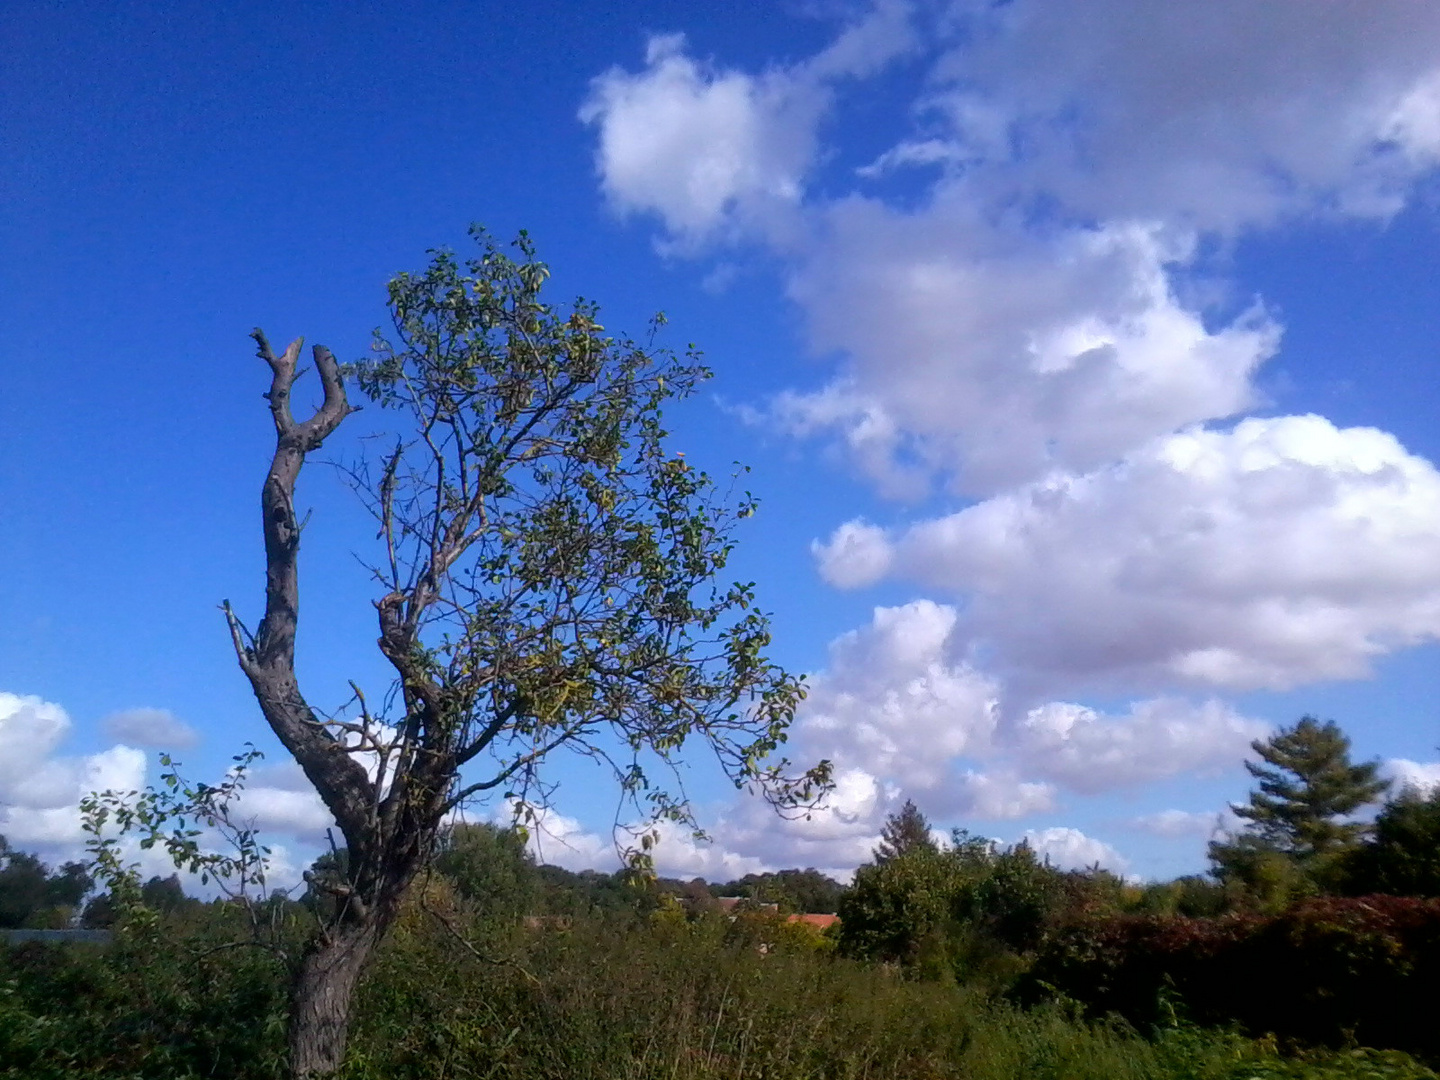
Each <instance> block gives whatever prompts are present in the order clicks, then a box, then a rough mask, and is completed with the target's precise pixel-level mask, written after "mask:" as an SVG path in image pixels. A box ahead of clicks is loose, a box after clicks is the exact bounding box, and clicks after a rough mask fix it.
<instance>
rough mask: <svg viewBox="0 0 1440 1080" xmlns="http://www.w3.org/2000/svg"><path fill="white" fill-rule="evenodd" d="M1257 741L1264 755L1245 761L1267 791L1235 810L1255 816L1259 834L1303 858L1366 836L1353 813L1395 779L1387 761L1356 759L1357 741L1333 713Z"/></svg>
mask: <svg viewBox="0 0 1440 1080" xmlns="http://www.w3.org/2000/svg"><path fill="white" fill-rule="evenodd" d="M1250 746H1251V749H1253V750H1254V751H1255V753H1257V754H1259V755H1260V759H1261V760H1260V762H1254V761H1247V762H1246V763H1245V768H1246V770H1247V771H1248V772H1249V773H1250V775H1251V776H1253V777H1255V779H1257V780H1258V781H1260V784H1259V790H1258V791H1254V792H1252V793H1251V795H1250V802H1249V804H1248V805H1246V806H1235V807H1232V809H1233V810H1234V811H1235V814H1236V816H1238V817H1240V818H1243V819H1245V820H1247V821H1249V822H1250V825H1249V826H1248V830H1249V831H1250V832H1251V833H1252V834H1254V835H1255V836H1256V837H1258V838H1259V839H1260V840H1262V841H1263V842H1265V843H1266V844H1268V845H1270V846H1271V847H1273V848H1275V849H1276V850H1278V851H1281V852H1285V853H1286V854H1289V855H1293V856H1294V857H1295V858H1297V859H1299V860H1300V861H1301V862H1306V861H1308V860H1311V859H1315V858H1321V857H1324V856H1326V855H1330V854H1332V853H1335V852H1337V851H1339V850H1341V849H1344V848H1348V847H1353V846H1354V845H1355V844H1356V843H1358V842H1359V840H1360V838H1361V837H1362V836H1363V835H1364V834H1365V832H1366V828H1367V827H1366V825H1365V824H1364V823H1363V822H1358V821H1351V820H1348V817H1349V815H1351V814H1353V813H1354V812H1355V811H1356V810H1358V809H1360V808H1361V807H1362V806H1366V805H1368V804H1369V803H1372V802H1374V801H1375V800H1376V799H1378V798H1379V797H1380V796H1381V795H1383V794H1384V793H1385V791H1386V789H1387V788H1389V786H1390V782H1389V781H1388V780H1383V779H1380V778H1379V776H1378V775H1377V774H1378V772H1379V769H1380V764H1379V762H1377V761H1367V762H1364V763H1362V764H1359V765H1352V764H1351V763H1350V740H1349V738H1347V737H1346V735H1345V733H1344V732H1342V731H1341V730H1340V727H1339V725H1338V724H1336V723H1335V722H1334V721H1333V720H1327V721H1325V722H1324V723H1321V722H1320V721H1319V720H1316V719H1315V718H1314V717H1313V716H1306V717H1303V718H1302V719H1301V720H1300V722H1299V723H1297V724H1296V725H1295V726H1294V727H1293V728H1284V729H1282V730H1280V731H1278V732H1277V733H1276V734H1274V735H1272V736H1271V737H1270V738H1269V739H1266V740H1264V741H1261V740H1259V739H1257V740H1256V741H1255V742H1253V743H1251V744H1250Z"/></svg>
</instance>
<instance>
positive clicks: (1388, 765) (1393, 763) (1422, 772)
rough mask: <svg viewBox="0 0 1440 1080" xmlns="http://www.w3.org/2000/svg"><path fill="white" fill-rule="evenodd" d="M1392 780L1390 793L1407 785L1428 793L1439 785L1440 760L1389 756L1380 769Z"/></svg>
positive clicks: (1394, 792) (1393, 793)
mask: <svg viewBox="0 0 1440 1080" xmlns="http://www.w3.org/2000/svg"><path fill="white" fill-rule="evenodd" d="M1381 771H1382V772H1383V773H1384V775H1385V776H1387V777H1389V778H1390V780H1392V781H1393V782H1394V786H1393V787H1392V788H1391V794H1392V795H1397V794H1399V793H1400V792H1401V791H1402V790H1403V789H1405V788H1407V787H1411V788H1416V789H1417V790H1419V791H1421V792H1424V793H1425V794H1429V793H1430V792H1432V791H1434V790H1435V788H1436V787H1440V761H1424V762H1422V761H1410V760H1409V759H1408V758H1391V759H1390V760H1389V761H1387V762H1385V765H1384V768H1383V769H1382V770H1381Z"/></svg>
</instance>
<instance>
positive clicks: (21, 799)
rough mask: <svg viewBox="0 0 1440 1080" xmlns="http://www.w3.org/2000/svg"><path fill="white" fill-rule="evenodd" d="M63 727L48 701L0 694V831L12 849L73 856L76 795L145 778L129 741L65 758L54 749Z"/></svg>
mask: <svg viewBox="0 0 1440 1080" xmlns="http://www.w3.org/2000/svg"><path fill="white" fill-rule="evenodd" d="M70 727H71V722H70V717H69V715H68V714H67V713H66V712H65V710H64V709H63V708H61V707H60V706H59V705H56V704H54V703H53V702H49V701H45V700H43V699H41V698H38V697H33V696H23V697H22V696H19V695H16V694H10V693H5V692H0V833H3V834H4V835H5V837H6V839H8V840H9V842H10V844H11V845H12V846H14V847H17V848H22V849H25V848H29V849H38V850H41V851H43V852H46V853H47V854H55V855H56V856H58V857H63V858H78V857H79V856H80V849H81V846H82V844H83V840H84V833H83V832H82V830H81V825H80V805H79V804H80V800H81V799H82V798H83V797H84V796H86V795H88V794H89V793H90V792H92V791H103V790H106V789H114V790H118V791H130V790H134V789H136V788H139V787H141V786H142V785H143V784H144V782H145V755H144V754H143V753H142V752H141V751H139V750H136V749H133V748H132V747H129V746H115V747H111V748H110V749H108V750H105V751H102V752H100V753H98V754H88V755H83V756H75V757H67V756H63V755H57V754H56V751H57V750H58V749H59V746H60V744H61V743H62V742H63V740H64V739H65V737H66V736H67V735H68V734H69V732H70Z"/></svg>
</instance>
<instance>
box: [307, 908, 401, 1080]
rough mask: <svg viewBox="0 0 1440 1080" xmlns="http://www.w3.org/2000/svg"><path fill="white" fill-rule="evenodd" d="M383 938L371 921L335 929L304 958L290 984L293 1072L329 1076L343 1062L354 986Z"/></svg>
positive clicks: (378, 928) (308, 1079) (316, 943)
mask: <svg viewBox="0 0 1440 1080" xmlns="http://www.w3.org/2000/svg"><path fill="white" fill-rule="evenodd" d="M379 938H380V927H378V926H377V925H375V924H374V922H373V920H365V921H364V922H363V923H356V924H350V925H344V926H340V927H336V928H335V929H334V930H332V931H331V932H330V933H329V934H327V935H326V936H324V937H322V938H319V939H317V940H316V941H315V942H314V943H313V944H312V945H311V946H310V948H309V949H308V950H307V951H306V953H305V955H304V957H302V958H301V961H300V966H299V969H298V970H297V971H296V973H295V981H294V982H293V983H292V984H291V988H290V1030H289V1049H290V1075H291V1076H293V1077H296V1078H297V1080H310V1078H313V1077H321V1076H330V1075H331V1074H333V1073H334V1072H335V1071H336V1070H337V1069H339V1068H340V1066H341V1064H342V1063H343V1062H344V1060H345V1042H346V1037H347V1035H348V1034H349V1030H350V1006H351V1002H352V1001H353V1000H354V997H355V986H356V984H357V983H358V982H359V980H360V975H361V973H362V972H363V971H364V969H365V964H366V962H367V961H368V960H369V959H370V954H371V952H373V951H374V948H375V943H376V942H377V941H378V940H379Z"/></svg>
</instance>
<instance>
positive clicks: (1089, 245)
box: [583, 0, 1440, 498]
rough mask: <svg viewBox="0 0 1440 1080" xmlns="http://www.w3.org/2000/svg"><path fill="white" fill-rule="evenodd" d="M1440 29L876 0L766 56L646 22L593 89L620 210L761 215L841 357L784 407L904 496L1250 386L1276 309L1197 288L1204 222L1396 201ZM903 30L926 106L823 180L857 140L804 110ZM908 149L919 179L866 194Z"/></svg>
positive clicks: (1227, 10)
mask: <svg viewBox="0 0 1440 1080" xmlns="http://www.w3.org/2000/svg"><path fill="white" fill-rule="evenodd" d="M1437 44H1440V14H1436V13H1435V12H1433V11H1429V10H1427V11H1426V13H1425V14H1424V15H1418V14H1417V13H1416V11H1415V9H1414V7H1413V5H1406V4H1402V3H1398V2H1390V3H1384V4H1380V5H1378V6H1377V5H1365V6H1363V7H1361V6H1356V5H1350V4H1344V3H1340V2H1337V0H1326V2H1325V3H1323V4H1321V5H1320V6H1319V7H1318V8H1317V7H1316V6H1315V5H1297V4H1273V5H1270V6H1268V7H1266V8H1265V9H1264V10H1263V11H1256V10H1255V9H1254V7H1253V5H1252V4H1249V3H1246V2H1244V0H1221V2H1217V3H1213V4H1206V5H1203V6H1197V5H1173V4H1172V5H1156V4H1151V3H1146V2H1144V0H1104V2H1103V3H1102V4H1101V5H1100V7H1099V9H1096V8H1093V7H1091V6H1086V7H1084V8H1083V9H1077V8H1076V7H1075V6H1074V5H1071V4H1065V3H1063V2H1058V0H1021V2H1018V3H1014V4H1003V5H998V4H988V3H979V2H976V3H968V2H967V3H962V4H959V5H956V6H955V7H954V9H953V10H952V11H951V12H950V14H949V17H948V18H946V19H942V20H939V21H938V22H936V23H933V24H932V25H930V27H929V28H928V30H927V31H926V33H925V34H924V35H921V34H919V33H918V32H917V30H916V29H915V24H914V23H913V22H912V20H911V19H910V18H909V15H908V13H907V11H906V9H905V7H904V6H903V5H899V4H881V5H878V6H877V7H876V8H875V9H874V10H873V11H872V13H871V14H870V15H869V16H868V17H867V18H866V19H864V20H863V21H862V22H860V23H858V24H856V25H855V26H853V27H852V28H850V29H849V30H848V31H847V32H846V33H845V34H844V35H842V36H841V37H840V38H839V39H838V40H837V41H836V43H835V44H834V45H833V46H831V47H830V48H829V49H827V50H824V51H822V52H821V53H820V54H818V55H817V56H815V57H812V58H810V59H809V60H806V61H802V62H799V63H795V64H792V65H790V66H788V67H785V68H771V69H768V70H767V71H765V72H763V73H758V74H751V73H745V72H741V71H736V70H730V69H720V68H717V67H715V66H714V65H705V64H701V63H699V62H697V61H695V60H694V59H692V58H690V57H689V56H688V55H687V54H686V53H685V52H684V50H683V42H682V41H681V39H679V38H677V37H667V38H656V39H654V40H653V41H652V43H651V47H650V52H649V56H648V59H647V67H646V69H645V70H644V71H642V72H641V73H639V74H631V73H627V72H624V71H621V70H619V69H616V70H612V71H611V72H609V73H607V74H606V75H604V76H602V77H601V78H599V79H597V80H596V81H595V83H594V85H593V86H592V89H591V95H590V98H589V101H588V103H587V105H586V107H585V110H584V113H583V115H584V117H585V118H586V119H587V120H588V121H589V122H592V123H594V124H595V125H596V126H597V128H598V132H599V145H598V149H597V160H598V163H599V170H600V175H601V179H602V186H603V187H604V189H605V191H606V192H607V194H608V196H609V198H610V200H611V201H612V203H614V204H615V205H616V206H617V207H619V208H621V209H623V210H645V211H650V212H653V213H655V214H657V215H658V216H659V217H660V218H661V220H662V222H663V223H664V225H665V227H666V229H667V230H668V232H669V234H670V235H671V236H672V237H676V238H679V239H681V240H683V241H687V242H689V243H690V246H691V247H692V249H696V250H698V247H699V242H700V241H701V240H703V239H704V238H706V237H713V236H718V235H724V236H726V237H727V238H734V237H735V236H738V235H748V236H750V237H752V238H755V239H757V240H759V241H760V242H762V243H764V244H768V245H770V246H771V247H772V248H774V249H775V250H777V251H779V252H780V253H781V254H782V255H783V256H784V258H785V260H786V265H787V266H788V268H789V269H788V276H789V281H788V288H789V293H790V295H791V297H792V298H793V299H794V300H795V301H796V302H797V303H798V304H799V305H800V307H801V309H802V310H803V311H804V312H805V314H806V316H807V318H808V324H809V328H810V339H811V344H812V346H813V348H814V349H815V351H817V352H819V353H822V354H824V355H827V356H832V355H833V356H838V357H840V370H839V371H838V372H837V374H836V376H835V377H834V378H833V379H831V380H830V381H829V382H828V383H826V384H825V385H824V386H822V387H820V388H819V389H813V388H812V389H807V390H800V391H794V392H791V393H788V394H784V395H781V396H780V397H779V398H778V400H776V401H775V402H773V403H772V407H771V409H770V410H769V411H768V416H769V418H770V419H771V420H772V421H778V422H779V424H780V425H781V426H782V427H783V428H785V429H787V430H789V431H791V432H792V433H795V434H797V435H807V434H823V435H832V436H835V437H837V438H838V442H839V444H840V445H841V446H843V447H845V448H846V449H847V451H848V452H849V453H850V454H851V455H853V458H854V460H855V461H856V463H857V464H858V465H859V467H860V468H861V470H862V471H863V472H864V473H865V474H866V475H868V476H869V477H870V478H871V479H872V480H873V481H874V482H875V483H876V484H877V485H878V486H879V488H880V489H881V490H882V491H883V492H885V493H887V494H889V495H893V496H897V497H906V498H910V497H916V496H919V495H922V494H924V493H925V491H926V490H927V489H928V485H929V483H930V481H931V480H932V478H934V477H935V476H937V475H938V476H941V477H944V478H946V479H948V481H949V483H950V485H951V486H952V487H953V488H954V489H956V490H958V491H961V492H964V493H968V494H980V495H984V494H990V493H993V492H996V491H999V490H1003V489H1004V488H1005V487H1006V486H1007V485H1012V484H1016V483H1021V482H1024V481H1027V480H1031V479H1034V478H1035V477H1037V476H1040V475H1042V474H1043V473H1044V472H1045V471H1047V470H1049V469H1052V468H1063V469H1070V470H1088V469H1091V468H1094V467H1097V466H1099V465H1101V464H1103V463H1104V462H1106V461H1108V460H1110V459H1112V458H1114V457H1117V456H1119V455H1121V454H1123V453H1125V452H1126V451H1128V450H1130V449H1132V448H1133V447H1135V446H1137V445H1140V444H1141V443H1144V442H1145V441H1147V440H1149V439H1151V438H1154V437H1155V436H1159V435H1164V434H1166V433H1168V432H1171V431H1174V430H1176V429H1177V428H1180V427H1183V426H1185V425H1187V424H1191V423H1196V422H1203V421H1210V420H1216V419H1220V418H1224V417H1230V416H1234V415H1237V414H1240V413H1242V412H1243V411H1245V410H1247V409H1249V408H1250V407H1252V406H1253V405H1254V404H1255V403H1256V397H1257V395H1256V393H1255V390H1254V386H1253V377H1254V374H1255V372H1256V370H1257V368H1258V367H1259V366H1260V365H1261V364H1262V363H1263V362H1264V361H1265V360H1266V359H1267V358H1269V357H1270V356H1271V355H1272V354H1273V353H1274V352H1275V351H1276V349H1277V347H1278V343H1279V337H1280V330H1279V326H1278V325H1277V324H1276V322H1275V321H1274V320H1273V319H1272V318H1271V317H1270V316H1269V315H1268V314H1267V313H1266V311H1265V309H1264V308H1263V306H1258V305H1257V306H1255V307H1253V308H1252V309H1251V310H1250V311H1248V312H1247V313H1245V314H1243V315H1241V316H1240V317H1239V318H1236V319H1233V320H1230V321H1220V322H1216V321H1215V315H1214V312H1213V311H1207V310H1206V309H1205V308H1204V306H1203V305H1202V304H1200V303H1199V302H1198V301H1197V300H1196V299H1195V297H1196V296H1198V295H1201V294H1202V293H1203V291H1204V290H1203V289H1197V288H1195V285H1196V280H1195V278H1196V272H1197V270H1198V268H1199V267H1200V266H1201V264H1202V262H1203V260H1202V259H1201V256H1200V253H1201V252H1202V251H1203V250H1205V244H1204V241H1206V240H1207V239H1209V238H1214V237H1222V238H1223V237H1230V236H1233V235H1235V234H1237V233H1238V232H1239V231H1240V230H1243V229H1247V228H1248V229H1253V228H1256V227H1267V226H1270V225H1273V224H1274V223H1276V222H1277V221H1285V220H1291V219H1294V218H1296V217H1298V216H1306V215H1309V216H1314V215H1317V214H1320V215H1341V216H1344V215H1350V216H1355V215H1358V216H1362V217H1370V218H1383V217H1386V216H1388V215H1391V214H1393V213H1395V212H1396V211H1397V210H1398V209H1399V208H1400V207H1401V206H1402V205H1403V204H1404V202H1405V200H1406V199H1407V198H1409V197H1410V194H1411V192H1412V191H1413V190H1414V188H1415V185H1416V184H1417V183H1418V182H1419V181H1420V180H1422V179H1423V178H1424V177H1426V176H1427V175H1429V174H1430V173H1432V172H1433V171H1434V169H1435V166H1436V164H1437V163H1440V121H1437V120H1436V116H1437V115H1440V61H1437V60H1436V59H1435V57H1436V55H1437V49H1436V46H1437ZM896 57H908V58H912V59H916V60H917V61H918V63H920V64H921V65H923V67H924V70H925V72H926V74H927V78H926V79H925V81H924V85H925V87H926V89H925V90H924V91H923V93H922V94H921V96H920V97H919V98H917V99H916V100H915V102H914V105H913V108H912V110H911V116H912V118H913V130H911V131H910V132H908V133H907V134H906V135H904V136H903V137H902V138H901V139H900V140H899V141H898V142H896V143H895V144H894V145H893V146H892V147H891V148H890V149H889V150H887V151H885V152H884V153H882V154H881V155H880V157H879V158H878V159H877V160H875V161H872V162H871V163H870V164H869V165H867V166H863V167H861V168H860V169H859V170H858V171H857V175H856V180H855V183H856V186H855V187H854V188H853V189H852V190H850V191H848V192H847V191H845V190H844V188H843V186H840V187H837V186H836V185H835V183H834V181H833V178H832V179H830V180H829V181H827V187H826V190H825V192H824V193H823V194H820V193H818V192H814V191H809V190H807V186H806V185H807V180H808V178H809V177H810V175H811V174H812V173H813V172H814V163H815V162H816V161H817V160H819V159H821V158H824V157H825V156H826V155H827V154H829V155H835V154H840V153H843V152H844V150H845V149H846V148H845V147H841V146H829V145H822V144H821V143H820V142H819V141H818V136H817V131H819V130H820V129H819V128H818V127H817V125H818V123H819V121H820V119H821V118H822V117H824V116H825V115H826V114H827V112H828V111H829V110H831V109H832V108H833V107H834V104H835V100H836V98H837V95H840V94H842V93H843V91H844V89H845V87H844V86H842V84H841V83H840V82H838V81H837V78H838V76H841V75H843V76H847V77H861V78H866V77H869V76H871V75H873V74H874V73H875V72H876V71H878V70H879V69H880V68H882V67H884V66H885V64H886V63H888V62H890V61H891V60H894V59H895V58H896ZM842 130H843V129H842ZM915 167H922V168H924V169H927V170H930V172H927V173H925V174H918V175H921V176H922V177H923V179H922V184H921V188H920V195H919V196H918V197H916V196H915V195H914V193H913V185H907V186H906V187H905V188H904V189H905V190H907V192H909V194H907V196H906V198H905V199H904V200H903V201H901V200H896V199H893V198H890V197H888V195H882V194H877V193H875V192H876V189H875V188H874V187H873V186H872V184H871V182H873V181H876V180H884V179H885V178H886V177H887V176H888V175H889V174H890V173H893V172H894V171H895V170H897V169H902V168H915ZM882 190H883V189H882ZM781 207H783V213H779V212H778V208H781ZM780 219H783V220H784V222H785V226H784V227H783V228H778V227H777V224H776V223H777V220H780Z"/></svg>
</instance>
